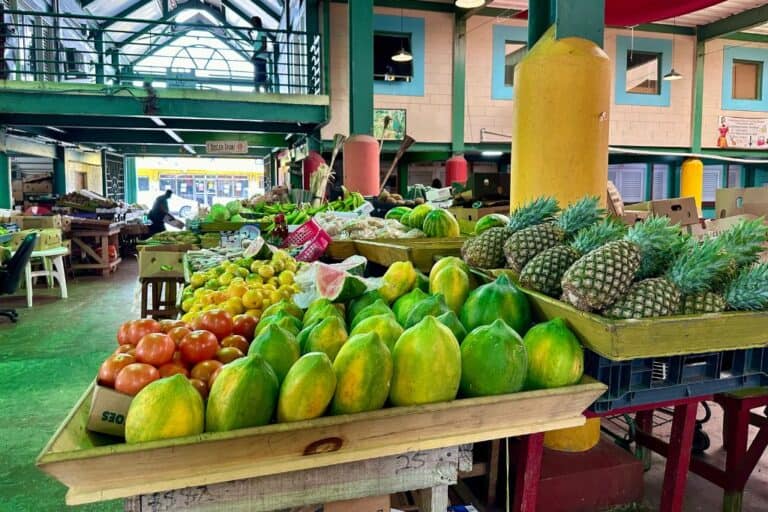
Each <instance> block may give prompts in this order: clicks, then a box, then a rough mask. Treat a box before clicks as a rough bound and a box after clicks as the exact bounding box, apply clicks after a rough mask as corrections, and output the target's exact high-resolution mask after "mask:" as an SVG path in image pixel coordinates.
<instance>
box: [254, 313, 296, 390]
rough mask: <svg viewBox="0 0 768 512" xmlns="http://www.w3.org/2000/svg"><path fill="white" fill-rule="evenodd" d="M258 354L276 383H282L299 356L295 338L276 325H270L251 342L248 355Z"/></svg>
mask: <svg viewBox="0 0 768 512" xmlns="http://www.w3.org/2000/svg"><path fill="white" fill-rule="evenodd" d="M252 354H259V355H260V356H261V357H263V358H264V360H265V361H267V363H269V365H270V366H271V367H272V369H273V370H274V371H275V375H277V381H278V382H282V381H283V379H284V378H285V374H286V373H288V370H289V369H290V368H291V366H292V365H293V363H295V362H296V360H297V359H298V358H299V356H301V348H300V347H299V342H298V341H296V337H295V336H294V335H293V334H292V333H290V332H289V331H287V330H285V329H283V328H282V327H280V326H278V325H277V324H271V325H269V326H267V327H266V328H265V329H264V330H263V331H261V332H260V333H259V334H258V336H256V337H255V338H254V339H253V341H252V342H251V346H250V347H249V348H248V355H252Z"/></svg>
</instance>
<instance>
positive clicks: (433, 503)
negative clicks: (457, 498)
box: [415, 485, 450, 512]
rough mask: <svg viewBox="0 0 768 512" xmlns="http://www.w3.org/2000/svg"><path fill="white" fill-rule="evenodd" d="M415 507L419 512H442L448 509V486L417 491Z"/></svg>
mask: <svg viewBox="0 0 768 512" xmlns="http://www.w3.org/2000/svg"><path fill="white" fill-rule="evenodd" d="M415 495H416V505H417V506H418V507H419V512H443V511H444V510H447V509H448V505H450V503H448V486H447V485H438V486H436V487H430V488H428V489H419V490H418V491H417V492H416V493H415Z"/></svg>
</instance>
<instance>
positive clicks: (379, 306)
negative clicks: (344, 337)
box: [349, 299, 395, 329]
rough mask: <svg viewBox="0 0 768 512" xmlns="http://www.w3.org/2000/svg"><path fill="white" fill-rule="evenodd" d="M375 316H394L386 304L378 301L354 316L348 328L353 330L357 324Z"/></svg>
mask: <svg viewBox="0 0 768 512" xmlns="http://www.w3.org/2000/svg"><path fill="white" fill-rule="evenodd" d="M376 315H392V316H393V317H394V316H395V314H394V313H393V312H392V310H391V309H389V306H387V303H386V302H384V300H383V299H378V300H376V301H375V302H374V303H373V304H371V305H369V306H366V307H364V308H363V309H361V310H360V312H359V313H358V314H356V315H355V318H353V319H352V322H351V323H350V324H349V328H350V329H354V328H355V327H357V324H359V323H360V322H362V321H363V320H365V319H366V318H370V317H372V316H376Z"/></svg>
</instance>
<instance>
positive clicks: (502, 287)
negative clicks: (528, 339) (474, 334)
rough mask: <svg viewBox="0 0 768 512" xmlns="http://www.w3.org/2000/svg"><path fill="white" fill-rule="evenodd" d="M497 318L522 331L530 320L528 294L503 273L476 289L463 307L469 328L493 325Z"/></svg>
mask: <svg viewBox="0 0 768 512" xmlns="http://www.w3.org/2000/svg"><path fill="white" fill-rule="evenodd" d="M497 318H500V319H502V320H504V322H506V324H507V325H508V326H510V327H511V328H513V329H514V330H515V331H516V332H517V333H518V334H520V335H523V334H525V332H526V331H527V330H528V326H529V325H530V324H531V306H530V304H529V303H528V298H527V297H526V296H525V295H524V294H523V292H521V291H520V290H518V289H517V287H516V286H515V285H513V284H512V283H510V281H509V279H508V278H507V276H506V275H500V276H499V277H498V278H497V279H496V280H495V281H493V282H492V283H488V284H484V285H483V286H480V287H478V288H476V289H475V290H473V291H472V292H471V293H470V294H469V297H467V300H466V302H464V305H463V306H462V308H461V312H460V314H459V319H460V320H461V323H462V324H463V325H464V328H465V329H466V330H467V331H468V332H470V331H472V330H474V329H476V328H478V327H480V326H481V325H490V324H492V323H493V322H494V321H495V320H496V319H497Z"/></svg>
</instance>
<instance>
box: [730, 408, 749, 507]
mask: <svg viewBox="0 0 768 512" xmlns="http://www.w3.org/2000/svg"><path fill="white" fill-rule="evenodd" d="M723 405H724V406H725V407H723V409H724V411H723V412H724V414H723V429H724V430H723V441H724V442H723V444H724V445H726V446H727V447H728V451H727V453H726V457H725V488H724V489H723V512H741V505H742V501H743V497H744V486H745V485H746V483H747V478H749V475H747V477H746V478H743V479H742V478H741V476H742V469H743V467H744V459H745V455H746V453H747V445H748V443H749V415H750V411H749V409H747V408H746V407H743V406H742V404H741V403H740V402H739V401H735V400H728V401H725V402H723ZM725 418H728V419H727V420H726V419H725ZM753 467H754V466H753ZM751 469H752V468H750V472H751Z"/></svg>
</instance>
